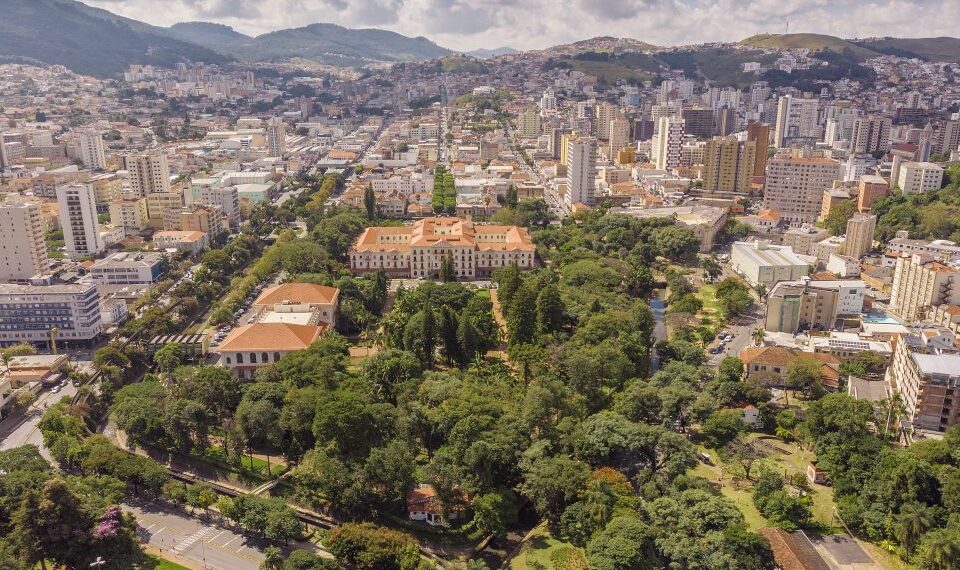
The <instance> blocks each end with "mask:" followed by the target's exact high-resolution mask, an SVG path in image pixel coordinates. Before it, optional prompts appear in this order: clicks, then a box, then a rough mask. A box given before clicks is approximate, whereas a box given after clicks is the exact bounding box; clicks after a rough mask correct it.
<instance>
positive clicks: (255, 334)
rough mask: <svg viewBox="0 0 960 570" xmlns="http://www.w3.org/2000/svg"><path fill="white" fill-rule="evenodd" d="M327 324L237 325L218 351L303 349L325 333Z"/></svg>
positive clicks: (286, 350)
mask: <svg viewBox="0 0 960 570" xmlns="http://www.w3.org/2000/svg"><path fill="white" fill-rule="evenodd" d="M325 329H326V327H325V326H312V325H294V324H288V323H254V324H252V325H244V326H241V327H237V328H235V329H233V331H231V332H230V334H229V335H228V336H227V338H226V339H225V340H224V341H223V343H221V344H220V346H219V347H217V352H233V351H245V350H250V351H258V350H263V351H285V352H290V351H294V350H303V349H304V348H307V347H308V346H310V345H311V344H313V342H314V341H315V340H317V338H319V337H320V335H321V334H323V332H324V330H325Z"/></svg>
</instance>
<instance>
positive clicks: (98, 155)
mask: <svg viewBox="0 0 960 570" xmlns="http://www.w3.org/2000/svg"><path fill="white" fill-rule="evenodd" d="M77 145H78V146H79V148H80V161H81V162H83V166H84V167H86V168H89V169H90V170H103V169H105V168H106V167H107V156H106V154H105V153H104V147H103V136H102V135H101V134H100V133H98V132H97V131H93V130H88V131H83V132H81V133H80V136H79V137H77Z"/></svg>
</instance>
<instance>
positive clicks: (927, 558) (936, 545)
mask: <svg viewBox="0 0 960 570" xmlns="http://www.w3.org/2000/svg"><path fill="white" fill-rule="evenodd" d="M921 550H923V560H924V562H925V563H926V564H927V566H926V567H927V568H929V569H930V570H954V569H955V568H960V540H958V539H956V538H955V537H953V536H951V535H950V534H949V533H948V532H946V531H940V532H937V531H934V532H931V533H930V534H928V535H927V536H926V537H925V538H924V541H923V546H922V547H921Z"/></svg>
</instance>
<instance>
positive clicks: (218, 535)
mask: <svg viewBox="0 0 960 570" xmlns="http://www.w3.org/2000/svg"><path fill="white" fill-rule="evenodd" d="M225 532H227V531H225V530H221V531H220V532H218V533H217V536H215V537H213V538H210V539H207V543H208V544H209V543H211V542H213V541H214V540H217V539H218V538H220V535H221V534H223V533H225Z"/></svg>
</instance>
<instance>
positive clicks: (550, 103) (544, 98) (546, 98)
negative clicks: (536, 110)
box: [540, 87, 557, 114]
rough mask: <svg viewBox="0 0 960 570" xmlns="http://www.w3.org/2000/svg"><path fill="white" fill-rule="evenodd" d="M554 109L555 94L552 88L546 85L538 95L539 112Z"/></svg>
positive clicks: (555, 107) (555, 106) (555, 105)
mask: <svg viewBox="0 0 960 570" xmlns="http://www.w3.org/2000/svg"><path fill="white" fill-rule="evenodd" d="M556 109H557V94H556V93H555V92H554V90H553V88H551V87H548V88H547V89H546V90H544V92H543V95H541V96H540V112H541V114H546V112H547V111H555V110H556Z"/></svg>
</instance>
